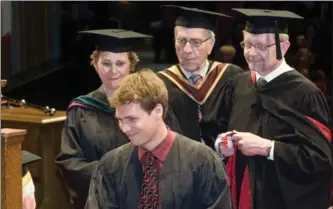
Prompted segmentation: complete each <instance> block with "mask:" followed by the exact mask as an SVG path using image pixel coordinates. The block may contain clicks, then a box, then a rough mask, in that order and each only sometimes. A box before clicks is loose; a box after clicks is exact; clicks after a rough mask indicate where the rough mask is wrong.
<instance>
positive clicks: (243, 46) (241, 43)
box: [240, 41, 283, 51]
mask: <svg viewBox="0 0 333 209" xmlns="http://www.w3.org/2000/svg"><path fill="white" fill-rule="evenodd" d="M282 42H283V41H280V43H282ZM248 44H250V47H245V45H246V44H245V42H244V41H242V42H240V46H241V47H242V49H245V48H246V49H251V47H252V46H253V47H254V48H255V49H259V50H260V51H266V50H267V49H268V48H269V47H271V46H274V45H276V43H273V44H269V45H264V44H262V45H263V46H264V47H265V48H260V47H257V46H258V45H259V44H251V43H248ZM260 44H261V43H260Z"/></svg>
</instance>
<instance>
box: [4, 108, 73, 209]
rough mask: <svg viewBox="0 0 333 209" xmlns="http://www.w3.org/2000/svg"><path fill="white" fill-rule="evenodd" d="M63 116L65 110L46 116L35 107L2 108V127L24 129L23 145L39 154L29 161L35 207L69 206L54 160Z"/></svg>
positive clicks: (44, 208) (53, 208) (51, 208)
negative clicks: (37, 157)
mask: <svg viewBox="0 0 333 209" xmlns="http://www.w3.org/2000/svg"><path fill="white" fill-rule="evenodd" d="M65 119H66V113H65V112H64V111H57V112H56V114H55V115H54V116H47V115H45V114H44V112H43V111H42V110H39V109H37V108H31V107H10V108H8V107H6V106H2V108H1V126H2V128H6V127H8V128H16V129H26V130H27V135H26V137H25V140H24V142H23V145H22V149H24V150H27V151H29V152H32V153H34V154H36V155H38V156H40V157H41V158H42V160H41V161H38V162H36V163H33V164H31V165H29V170H30V173H31V175H32V178H33V181H34V183H35V188H36V192H35V197H36V203H37V208H41V209H60V208H61V209H67V208H70V201H69V196H68V191H67V189H66V186H65V184H64V182H63V180H62V176H61V174H60V172H59V170H58V168H57V167H56V164H55V162H54V161H55V157H56V156H57V154H58V153H59V152H60V142H61V130H62V127H63V123H64V120H65ZM19 153H20V154H21V152H19ZM19 175H21V173H19Z"/></svg>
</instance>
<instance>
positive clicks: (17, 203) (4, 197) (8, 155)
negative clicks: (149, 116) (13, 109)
mask: <svg viewBox="0 0 333 209" xmlns="http://www.w3.org/2000/svg"><path fill="white" fill-rule="evenodd" d="M25 134H26V131H25V130H19V129H9V128H4V129H1V208H3V209H17V208H22V152H21V150H22V149H21V144H22V141H23V140H24V137H25Z"/></svg>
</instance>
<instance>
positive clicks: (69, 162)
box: [56, 108, 98, 207]
mask: <svg viewBox="0 0 333 209" xmlns="http://www.w3.org/2000/svg"><path fill="white" fill-rule="evenodd" d="M80 111H81V110H80V109H79V108H74V109H72V110H71V111H69V112H68V115H67V120H66V121H65V124H64V127H63V129H62V135H61V153H60V154H59V155H58V157H57V159H56V163H57V164H58V166H59V167H60V168H61V171H62V175H63V176H64V177H65V178H64V180H65V183H66V185H67V187H68V189H69V192H70V194H71V196H73V197H75V198H81V197H82V198H84V199H85V198H86V196H87V193H88V190H89V183H90V178H91V176H92V174H93V171H94V169H95V167H96V166H97V164H98V161H97V160H96V161H89V160H87V159H86V157H85V155H84V153H83V150H82V148H81V144H80V142H79V138H80V137H83V136H81V134H80V130H79V125H78V121H80ZM77 202H85V200H83V201H77ZM81 204H82V203H81ZM82 207H83V206H82Z"/></svg>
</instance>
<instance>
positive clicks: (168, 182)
mask: <svg viewBox="0 0 333 209" xmlns="http://www.w3.org/2000/svg"><path fill="white" fill-rule="evenodd" d="M141 184H142V168H141V163H140V161H139V158H138V147H133V145H132V144H130V143H129V144H126V145H124V146H122V147H119V148H117V149H115V150H113V151H111V152H109V153H107V154H106V155H105V156H104V157H103V158H102V159H101V161H100V164H99V165H98V169H97V170H96V171H95V173H94V175H93V178H92V181H91V184H90V190H89V197H88V200H87V204H86V207H85V209H96V208H98V209H137V208H138V204H139V199H140V193H141ZM159 188H160V191H159V194H160V207H159V208H160V209H204V208H210V209H213V208H214V209H215V208H216V209H231V208H232V201H231V196H230V191H229V185H228V183H227V179H226V173H225V170H224V167H223V164H222V162H221V160H220V157H219V156H218V155H217V154H216V153H215V152H214V151H213V150H211V149H210V148H208V147H207V146H205V145H203V144H201V143H199V142H195V141H193V140H190V139H188V138H186V137H184V136H182V135H179V134H177V136H176V139H175V141H174V143H173V145H172V147H171V149H170V152H169V153H168V155H167V157H166V159H165V161H164V162H163V166H162V168H161V170H160V173H159Z"/></svg>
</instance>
